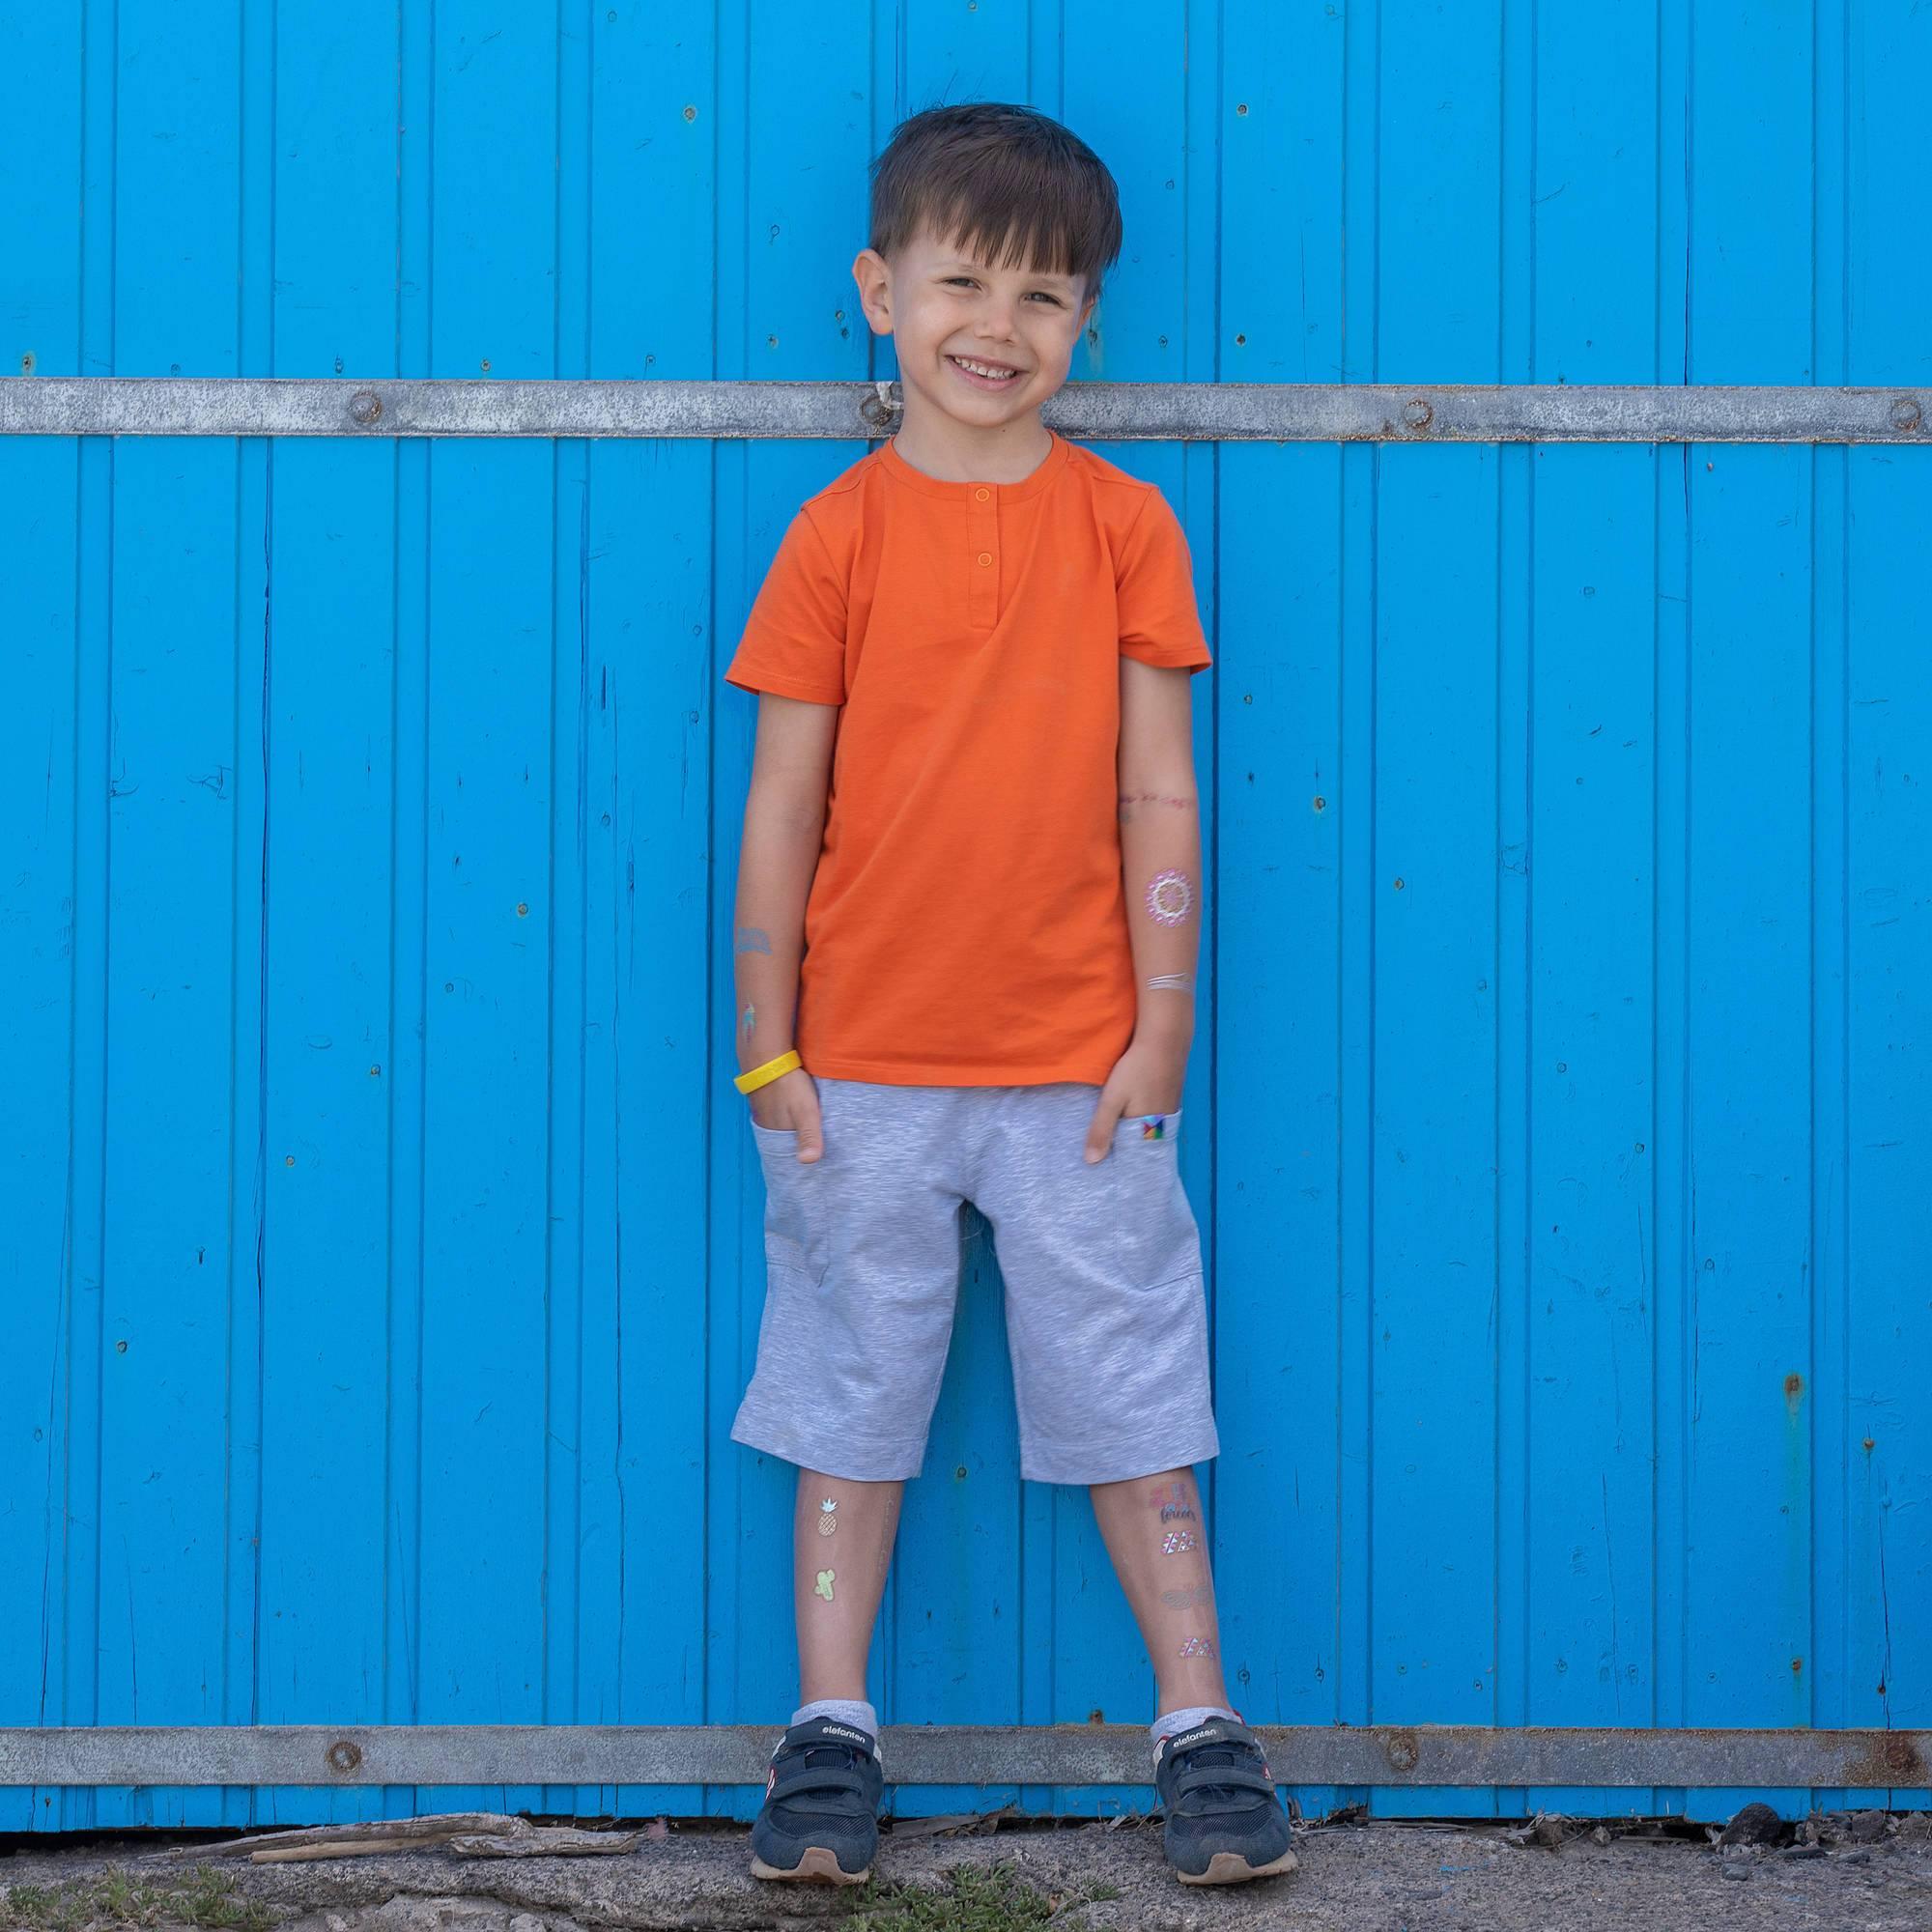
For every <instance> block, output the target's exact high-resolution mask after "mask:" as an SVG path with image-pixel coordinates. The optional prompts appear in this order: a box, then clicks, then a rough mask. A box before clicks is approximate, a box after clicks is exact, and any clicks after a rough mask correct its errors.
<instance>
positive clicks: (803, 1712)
mask: <svg viewBox="0 0 1932 1932" xmlns="http://www.w3.org/2000/svg"><path fill="white" fill-rule="evenodd" d="M813 1718H830V1719H832V1721H833V1722H834V1723H835V1724H850V1725H851V1726H852V1728H853V1729H854V1730H855V1731H864V1732H865V1734H866V1735H867V1737H868V1738H870V1739H871V1741H872V1755H873V1756H874V1757H877V1756H878V1754H879V1714H878V1713H877V1712H876V1711H875V1710H873V1709H872V1707H871V1705H869V1704H867V1703H866V1702H865V1701H864V1700H863V1699H862V1698H858V1697H820V1698H818V1699H816V1700H815V1701H814V1702H812V1703H810V1704H801V1705H800V1706H799V1707H798V1709H797V1710H796V1711H794V1712H793V1713H792V1714H791V1720H792V1722H793V1723H794V1724H803V1723H808V1722H810V1719H813Z"/></svg>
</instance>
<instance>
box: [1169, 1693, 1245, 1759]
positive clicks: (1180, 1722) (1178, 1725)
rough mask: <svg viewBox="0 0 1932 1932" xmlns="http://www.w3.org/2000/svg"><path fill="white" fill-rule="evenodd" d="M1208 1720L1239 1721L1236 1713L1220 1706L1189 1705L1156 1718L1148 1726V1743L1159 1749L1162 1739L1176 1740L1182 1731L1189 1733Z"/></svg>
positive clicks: (1238, 1715) (1239, 1717) (1239, 1718)
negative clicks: (1181, 1709)
mask: <svg viewBox="0 0 1932 1932" xmlns="http://www.w3.org/2000/svg"><path fill="white" fill-rule="evenodd" d="M1209 1718H1233V1719H1234V1720H1235V1721H1236V1723H1237V1724H1238V1723H1239V1722H1240V1721H1241V1715H1240V1713H1239V1712H1238V1711H1230V1710H1228V1709H1227V1708H1226V1707H1225V1706H1223V1705H1220V1704H1190V1705H1188V1706H1187V1708H1186V1709H1185V1710H1184V1711H1169V1712H1167V1713H1166V1715H1165V1716H1163V1717H1159V1718H1156V1719H1154V1720H1153V1722H1152V1723H1151V1724H1150V1725H1149V1726H1148V1743H1149V1745H1150V1746H1151V1747H1152V1748H1153V1749H1155V1750H1158V1749H1159V1748H1160V1741H1161V1739H1162V1738H1178V1737H1179V1735H1180V1734H1181V1732H1182V1731H1191V1730H1192V1729H1193V1728H1194V1726H1195V1725H1196V1724H1205V1723H1206V1722H1207V1721H1208V1719H1209Z"/></svg>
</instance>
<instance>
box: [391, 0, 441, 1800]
mask: <svg viewBox="0 0 1932 1932" xmlns="http://www.w3.org/2000/svg"><path fill="white" fill-rule="evenodd" d="M433 28H434V19H433V15H432V14H431V12H430V10H429V9H427V8H421V7H416V8H403V9H400V10H399V11H398V14H397V19H396V97H397V100H396V106H397V113H396V276H395V292H394V300H395V327H396V348H395V361H396V370H397V373H398V374H399V375H410V376H428V375H431V374H433V373H435V371H436V367H437V365H436V361H435V357H434V355H433V348H432V342H431V335H430V316H431V308H432V298H433V295H434V279H433V270H434V262H433V256H432V249H431V242H432V238H433V235H434V232H435V207H434V197H435V185H436V170H435V157H436V149H435V140H436V110H435V101H436V86H437V71H436V47H435V41H434V33H433ZM434 452H435V445H434V444H433V443H432V442H430V441H429V440H425V439H421V438H413V437H412V438H401V439H398V440H395V441H394V442H392V443H391V444H390V453H391V458H390V460H391V464H392V474H393V481H392V483H391V485H390V488H391V490H392V492H393V494H394V497H395V503H396V514H395V525H394V534H393V538H392V543H393V550H392V561H391V564H390V577H391V580H392V582H393V583H394V586H395V590H394V603H393V607H392V609H391V611H390V614H389V624H388V629H389V640H390V649H391V651H392V652H393V653H394V669H393V674H392V681H391V687H390V692H391V695H390V714H391V717H392V719H393V725H392V737H391V742H392V745H393V748H394V749H393V756H394V759H395V769H394V773H393V775H392V777H391V781H390V787H389V797H390V806H389V859H388V868H389V891H390V899H391V904H392V911H391V915H390V922H389V1054H390V1063H389V1067H388V1070H387V1072H386V1073H385V1075H384V1086H385V1088H386V1090H387V1095H388V1150H389V1164H388V1196H389V1235H388V1279H389V1295H388V1308H387V1311H386V1313H387V1321H388V1350H387V1367H388V1427H387V1431H386V1435H385V1442H384V1450H385V1465H384V1474H385V1479H386V1480H385V1483H384V1492H383V1524H382V1535H383V1552H384V1577H383V1582H384V1590H383V1620H384V1632H385V1635H386V1641H385V1643H384V1666H385V1667H384V1676H383V1709H384V1715H385V1720H386V1721H387V1722H389V1723H392V1724H396V1723H415V1722H418V1721H420V1720H421V1719H422V1717H423V1714H424V1710H425V1702H424V1696H423V1687H424V1684H425V1682H426V1681H427V1680H426V1677H425V1656H426V1651H425V1623H426V1619H425V1616H424V1595H423V1581H424V1549H423V1538H422V1521H423V1507H424V1483H423V1467H424V1460H425V1459H424V1455H423V1445H424V1442H425V1435H424V1417H425V1406H424V1389H423V1378H422V1371H423V1358H424V1355H423V1351H424V1346H425V1340H426V1331H427V1322H426V1320H425V1316H426V1310H427V1299H426V1273H427V1265H428V1262H429V1251H428V1245H427V1236H428V1234H429V1230H430V1222H429V1200H428V1195H427V1191H426V1189H425V1186H424V1177H425V1161H426V1155H427V1146H426V1128H427V1124H428V1112H429V1109H428V1086H429V1011H430V980H429V972H430V967H429V877H428V856H427V855H428V850H429V810H430V782H429V754H430V724H429V717H430V655H429V646H430V614H431V573H432V570H433V568H434V565H435V558H434V555H433V554H432V549H431V537H432V526H431V514H430V479H431V474H432V465H433V462H434ZM439 992H440V988H439ZM423 1795H424V1794H423V1793H422V1792H421V1791H420V1790H419V1789H418V1788H417V1787H416V1786H413V1785H388V1786H385V1787H384V1793H383V1810H384V1815H386V1816H389V1817H399V1816H400V1817H407V1816H410V1815H412V1814H413V1813H414V1812H415V1811H417V1810H419V1809H426V1808H428V1807H427V1806H426V1805H424V1804H422V1802H421V1801H422V1798H423Z"/></svg>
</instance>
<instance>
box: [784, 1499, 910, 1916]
mask: <svg viewBox="0 0 1932 1932" xmlns="http://www.w3.org/2000/svg"><path fill="white" fill-rule="evenodd" d="M904 1489H905V1485H904V1484H903V1483H901V1482H884V1483H866V1482H857V1481H854V1480H853V1479H852V1478H850V1477H847V1476H828V1475H825V1474H823V1473H822V1472H821V1471H819V1470H816V1469H809V1468H805V1467H801V1468H800V1469H799V1472H798V1492H797V1496H796V1499H795V1501H794V1502H793V1505H792V1576H793V1584H792V1594H793V1603H794V1609H795V1612H796V1615H797V1618H798V1666H799V1690H800V1693H801V1703H800V1708H799V1709H798V1710H796V1711H794V1712H793V1713H792V1719H791V1722H790V1724H788V1725H787V1726H786V1728H785V1734H784V1736H783V1737H782V1738H781V1739H780V1740H779V1745H778V1748H777V1749H776V1750H775V1751H774V1752H773V1753H772V1762H771V1769H770V1771H769V1773H768V1775H767V1776H766V1779H765V1802H764V1803H763V1804H761V1805H760V1806H759V1807H758V1815H757V1817H756V1818H754V1819H753V1821H752V1871H753V1875H754V1876H755V1877H758V1878H769V1879H817V1880H824V1881H827V1882H829V1883H832V1884H835V1885H857V1884H859V1883H860V1882H861V1881H862V1880H864V1879H865V1878H866V1876H867V1873H868V1872H869V1871H870V1869H871V1862H872V1856H873V1853H874V1852H875V1850H876V1849H877V1846H878V1842H879V1827H878V1809H879V1800H880V1795H881V1791H882V1787H883V1778H884V1775H883V1772H882V1770H881V1767H880V1763H879V1735H878V1734H879V1720H878V1718H877V1716H876V1714H875V1713H874V1712H873V1709H872V1706H871V1704H870V1703H869V1702H868V1701H867V1697H866V1653H867V1651H868V1650H869V1649H870V1648H871V1643H872V1624H873V1622H874V1620H875V1619H876V1618H877V1616H878V1614H879V1596H880V1593H881V1592H882V1591H883V1590H884V1588H885V1582H886V1566H887V1565H888V1563H889V1562H890V1561H891V1560H892V1553H893V1536H894V1533H895V1531H896V1530H897V1528H898V1520H899V1499H900V1496H901V1495H902V1493H903V1492H904Z"/></svg>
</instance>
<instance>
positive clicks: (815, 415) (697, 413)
mask: <svg viewBox="0 0 1932 1932" xmlns="http://www.w3.org/2000/svg"><path fill="white" fill-rule="evenodd" d="M898 387H899V385H898V384H896V383H736V382H724V383H712V382H691V383H686V382H663V383H657V382H634V381H605V380H575V381H564V382H528V383H526V382H493V381H474V380H469V379H457V378H436V379H432V380H425V381H421V382H417V381H398V382H384V381H373V382H355V381H353V380H348V379H336V378H332V377H318V378H308V377H252V376H218V377H200V376H179V377H177V376H19V377H14V378H10V379H9V380H7V381H4V382H0V434H4V435H11V436H342V437H357V436H365V437H366V436H380V437H389V436H510V437H554V436H573V437H575V436H582V437H654V438H667V437H668V438H682V437H689V438H699V439H703V438H713V439H718V438H723V439H732V440H739V439H744V440H763V439H767V438H771V439H786V438H793V439H797V438H803V439H835V440H836V439H840V438H848V437H865V438H874V439H876V438H879V437H883V436H888V435H890V434H891V433H892V430H893V427H894V426H895V423H896V422H897V419H898V413H899V409H900V406H901V404H900V397H899V394H898ZM1927 413H1928V412H1927V408H1926V399H1925V398H1922V397H1921V396H1919V395H1918V394H1916V393H1913V392H1911V391H1909V390H1901V389H1846V388H1813V387H1809V386H1797V387H1781V386H1777V385H1771V384H1767V385H1745V386H1725V385H1720V384H1686V385H1683V386H1662V387H1643V386H1623V385H1617V384H1597V385H1591V384H1563V383H1557V384H1548V383H1520V384H1493V385H1488V386H1485V385H1482V384H1459V383H1452V384H1420V385H1416V386H1403V385H1399V384H1376V383H1363V384H1353V383H1278V384H1277V383H1069V384H1066V385H1065V387H1064V388H1062V389H1061V390H1059V391H1058V392H1057V393H1056V394H1055V395H1054V396H1053V397H1051V398H1050V399H1049V400H1048V402H1047V403H1046V405H1045V406H1044V409H1043V411H1042V416H1043V419H1044V420H1045V421H1046V422H1047V423H1049V424H1050V425H1051V426H1052V427H1053V428H1055V429H1057V430H1059V431H1060V432H1061V433H1062V434H1063V435H1065V436H1069V437H1079V438H1083V439H1092V440H1098V441H1167V442H1241V441H1255V442H1266V441H1272V442H1307V441H1314V442H1806V443H1812V442H1924V441H1928V440H1932V424H1928V422H1927Z"/></svg>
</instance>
